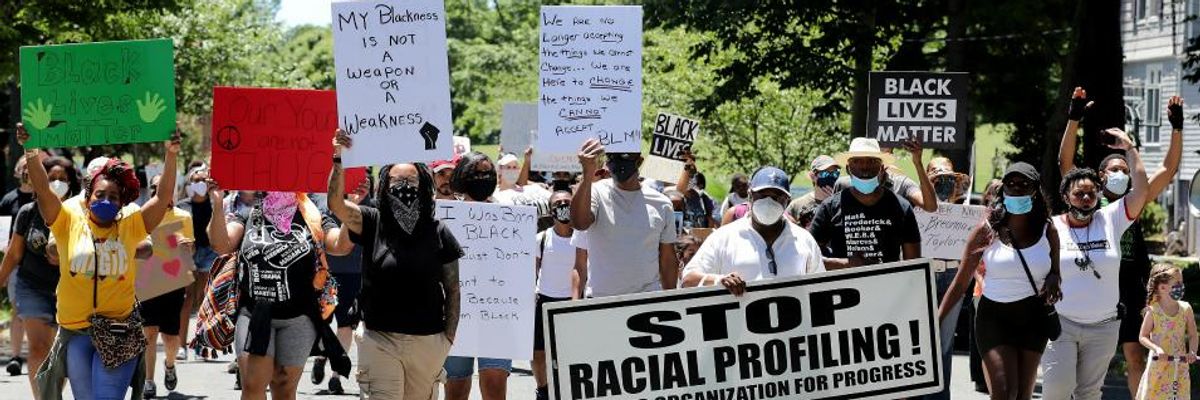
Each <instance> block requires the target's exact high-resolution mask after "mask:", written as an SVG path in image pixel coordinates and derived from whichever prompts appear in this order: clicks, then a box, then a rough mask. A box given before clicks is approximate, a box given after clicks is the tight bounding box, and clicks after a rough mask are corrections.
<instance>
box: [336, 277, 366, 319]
mask: <svg viewBox="0 0 1200 400" xmlns="http://www.w3.org/2000/svg"><path fill="white" fill-rule="evenodd" d="M333 279H335V280H337V283H338V293H337V297H338V304H337V307H335V308H334V309H333V318H335V319H337V327H338V328H353V327H355V326H358V321H360V320H362V313H360V312H359V311H358V293H359V292H361V291H362V274H339V273H334V274H333Z"/></svg>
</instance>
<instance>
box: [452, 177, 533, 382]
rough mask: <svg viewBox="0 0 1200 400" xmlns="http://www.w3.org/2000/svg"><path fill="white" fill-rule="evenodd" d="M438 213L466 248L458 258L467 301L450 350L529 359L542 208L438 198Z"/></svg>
mask: <svg viewBox="0 0 1200 400" xmlns="http://www.w3.org/2000/svg"><path fill="white" fill-rule="evenodd" d="M436 213H437V218H438V219H440V220H442V223H444V224H446V226H447V227H448V228H449V229H450V231H451V232H452V233H454V238H455V239H458V244H459V245H460V246H462V249H463V252H464V253H465V255H463V257H462V258H460V259H458V276H459V281H460V282H461V284H460V285H459V287H460V288H461V300H462V307H461V312H460V317H459V322H458V334H457V336H456V337H455V339H454V346H453V347H452V348H451V349H450V355H452V356H465V357H491V358H508V359H516V360H528V359H530V358H531V357H532V356H533V318H534V312H533V309H534V302H533V301H534V279H535V278H534V258H535V257H536V256H537V241H536V240H535V235H536V234H537V217H538V216H537V215H538V214H537V213H538V211H537V209H536V208H534V207H529V206H507V205H498V204H492V203H475V202H461V201H443V200H438V202H437V211H436Z"/></svg>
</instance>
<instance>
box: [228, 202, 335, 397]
mask: <svg viewBox="0 0 1200 400" xmlns="http://www.w3.org/2000/svg"><path fill="white" fill-rule="evenodd" d="M208 183H209V196H208V198H209V199H210V200H211V201H213V205H212V206H213V207H212V208H213V213H212V219H211V220H210V221H209V224H208V239H209V241H210V243H211V244H212V247H213V250H216V251H217V253H220V254H229V253H233V252H237V255H238V259H237V268H238V276H240V277H241V279H240V280H239V283H238V285H239V289H238V291H239V292H240V294H239V300H238V306H239V308H240V310H239V311H238V317H237V325H236V330H235V332H236V334H235V350H236V351H237V353H238V354H237V357H238V364H239V367H238V371H239V379H240V383H241V386H242V399H247V400H248V399H265V398H266V392H267V386H268V385H269V386H270V388H271V396H272V397H273V398H284V399H290V398H295V396H296V386H297V384H298V383H299V382H300V375H301V374H302V373H303V372H304V364H305V361H306V360H307V359H308V356H309V355H310V353H311V352H314V351H315V352H317V353H318V354H315V355H321V356H325V357H328V358H329V359H330V360H332V361H331V364H332V366H333V370H334V371H335V372H337V373H338V374H341V375H342V376H347V375H349V373H350V361H349V359H348V358H347V357H346V355H345V352H344V349H342V346H341V345H340V344H339V343H338V342H337V338H336V337H335V336H334V334H333V331H332V329H330V327H329V325H328V324H326V323H325V322H324V320H323V318H322V315H321V313H322V310H321V304H320V301H319V300H320V295H321V291H322V288H323V287H324V286H325V284H326V283H327V282H326V278H327V276H324V274H322V272H324V266H325V265H326V261H325V254H324V252H323V250H322V249H323V248H332V247H335V245H336V238H337V237H338V235H339V234H340V232H339V228H338V226H336V225H334V224H333V221H332V220H331V219H329V218H322V215H321V212H320V210H318V209H317V206H316V205H315V204H313V202H312V201H310V200H309V199H308V197H307V196H305V195H304V194H302V193H289V192H267V194H266V195H264V196H263V197H262V199H261V200H257V201H255V203H256V204H254V205H253V206H252V207H251V208H243V209H242V210H241V211H240V212H238V213H237V214H232V215H231V216H230V217H229V218H231V219H230V220H228V221H226V216H225V213H224V212H222V211H220V210H223V209H224V204H222V203H223V202H224V201H225V200H224V199H222V197H223V195H222V193H221V192H220V188H219V186H218V184H217V182H215V181H212V180H209V182H208ZM238 197H241V196H238ZM242 200H243V201H244V200H245V199H242ZM250 277H254V279H250ZM318 341H320V346H317V347H314V346H313V345H314V343H317V342H318Z"/></svg>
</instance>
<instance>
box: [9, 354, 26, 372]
mask: <svg viewBox="0 0 1200 400" xmlns="http://www.w3.org/2000/svg"><path fill="white" fill-rule="evenodd" d="M23 364H25V360H23V359H21V357H13V358H10V359H9V360H8V374H9V375H12V376H17V375H20V374H21V366H22V365H23Z"/></svg>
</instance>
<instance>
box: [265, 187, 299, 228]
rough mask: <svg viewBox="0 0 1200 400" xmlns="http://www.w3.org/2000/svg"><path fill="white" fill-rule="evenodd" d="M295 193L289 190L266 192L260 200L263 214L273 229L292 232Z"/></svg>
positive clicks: (295, 203)
mask: <svg viewBox="0 0 1200 400" xmlns="http://www.w3.org/2000/svg"><path fill="white" fill-rule="evenodd" d="M296 207H297V201H296V194H295V193H290V192H268V193H267V195H266V196H265V197H263V201H262V211H263V216H264V217H266V218H267V221H270V222H271V225H274V226H275V229H276V230H278V231H280V232H283V233H284V234H288V233H291V232H292V218H294V217H295V216H296Z"/></svg>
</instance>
